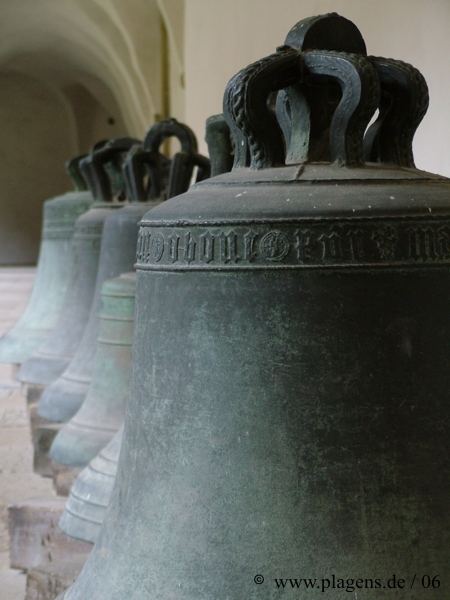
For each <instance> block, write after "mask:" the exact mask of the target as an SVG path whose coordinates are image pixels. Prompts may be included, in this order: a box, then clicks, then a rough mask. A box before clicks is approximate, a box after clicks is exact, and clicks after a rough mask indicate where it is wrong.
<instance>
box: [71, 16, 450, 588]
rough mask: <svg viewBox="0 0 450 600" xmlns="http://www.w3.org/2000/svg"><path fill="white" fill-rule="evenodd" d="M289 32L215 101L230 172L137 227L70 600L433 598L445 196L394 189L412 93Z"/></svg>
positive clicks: (448, 441)
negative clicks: (129, 308)
mask: <svg viewBox="0 0 450 600" xmlns="http://www.w3.org/2000/svg"><path fill="white" fill-rule="evenodd" d="M327 23H328V25H327ZM331 24H332V28H331ZM308 27H309V28H310V29H309V33H310V34H311V35H308V36H305V38H304V39H306V38H307V37H308V38H311V39H314V42H315V43H314V46H313V47H312V48H310V47H308V46H307V45H306V43H299V44H298V45H297V43H296V41H295V39H294V41H293V42H291V44H290V45H285V46H283V47H281V48H280V49H279V50H278V51H277V52H276V53H274V54H272V55H270V56H268V57H266V58H263V59H262V60H260V61H258V62H256V63H254V64H252V65H250V66H249V67H247V68H245V69H243V70H242V71H240V72H239V73H238V74H237V75H236V76H234V77H233V78H232V79H231V81H230V82H229V84H228V86H227V89H226V92H225V98H224V112H225V116H226V119H227V122H228V123H229V125H230V128H231V131H232V134H233V137H234V139H235V141H236V143H235V165H234V169H233V171H232V172H231V173H227V174H224V175H221V176H218V177H216V178H213V179H210V180H207V181H204V182H201V183H200V184H198V185H196V186H194V187H193V188H191V190H190V191H189V192H188V193H186V194H184V195H182V196H178V197H177V198H175V199H173V200H171V201H169V202H167V203H165V204H163V205H161V206H159V207H158V208H156V209H154V210H153V211H152V212H150V213H148V214H147V215H146V216H145V217H144V219H143V221H142V224H141V229H140V234H139V239H140V241H139V247H140V248H142V247H144V246H145V247H146V248H148V249H149V251H148V252H146V253H138V263H137V288H136V290H137V292H136V325H135V338H134V346H133V353H134V357H135V364H134V365H133V377H132V384H131V396H130V402H129V406H128V412H127V418H126V421H125V429H124V438H123V445H122V451H121V455H120V458H119V465H118V474H117V481H116V485H115V488H114V491H113V497H112V500H111V504H110V507H109V509H108V513H107V516H106V519H105V522H104V526H103V528H102V531H101V533H100V535H99V538H98V540H97V543H96V545H95V547H94V550H93V552H92V554H91V555H90V557H89V559H88V561H87V563H86V565H85V567H84V569H83V571H82V573H81V575H80V576H79V578H78V579H77V581H76V582H75V584H74V585H73V586H72V587H71V588H70V589H69V590H68V591H67V592H65V594H64V596H63V597H64V598H65V599H66V600H82V599H83V600H85V599H86V598H95V600H125V599H127V600H138V599H141V598H153V599H157V598H158V599H161V600H162V599H167V600H168V599H173V598H183V600H194V599H198V598H204V599H211V598H228V599H229V600H242V598H260V599H267V600H268V599H269V598H275V597H278V595H279V594H280V591H279V588H280V587H281V585H280V581H281V580H283V581H284V582H285V583H286V585H287V587H288V589H291V587H290V584H289V581H294V582H295V581H297V582H299V581H303V582H304V579H302V580H300V579H297V580H295V579H294V578H308V580H310V581H311V580H313V581H314V582H315V583H314V585H313V586H312V589H311V588H308V591H307V593H306V591H305V595H307V596H308V598H312V599H319V598H323V597H324V592H325V591H327V590H328V591H330V594H329V595H330V597H333V598H340V597H343V592H344V591H346V590H343V588H342V586H341V587H339V582H344V588H345V586H347V588H349V589H348V591H351V592H352V593H351V595H352V597H353V596H354V597H355V598H356V596H358V597H361V598H364V599H368V600H382V599H388V598H391V597H392V589H390V587H389V584H388V582H389V581H391V582H392V578H393V574H395V575H394V577H396V578H397V581H398V580H399V579H401V580H402V582H404V584H403V587H400V588H398V589H397V590H396V597H399V598H404V599H405V600H406V599H408V600H425V599H426V598H429V597H430V590H429V589H428V586H429V585H431V583H430V582H434V584H433V585H439V589H440V592H439V593H440V594H441V597H442V598H444V597H447V595H448V592H449V590H450V575H449V571H448V564H449V562H450V516H449V512H448V497H449V494H450V477H449V474H450V473H449V461H450V437H449V435H448V422H449V417H450V404H449V402H448V398H447V395H448V389H449V387H450V370H449V368H448V339H449V337H450V316H449V311H448V305H447V299H448V296H449V293H450V270H449V263H450V243H449V242H450V181H449V180H448V179H446V178H444V177H440V176H438V175H432V174H429V173H425V172H423V171H419V170H417V169H415V168H414V165H413V160H412V149H411V143H412V138H413V134H414V131H415V129H416V128H417V126H418V124H419V123H420V121H421V119H422V117H423V115H424V112H425V109H426V106H427V102H428V95H427V88H426V85H425V82H424V80H423V77H422V76H421V75H420V73H419V72H418V71H417V70H416V69H415V68H414V67H411V66H410V65H407V64H405V63H402V62H399V61H395V60H391V59H389V60H388V59H382V58H374V57H370V56H366V55H365V52H363V51H361V50H360V51H359V53H355V52H349V51H348V50H347V48H343V49H341V48H339V47H337V48H336V46H339V43H343V44H348V43H350V42H351V41H352V37H351V36H352V35H353V34H352V33H351V31H352V28H350V29H349V27H348V21H345V20H344V19H342V18H340V17H338V16H336V15H332V16H331V17H330V16H325V17H322V19H316V20H315V21H313V22H308V21H306V23H305V22H303V23H299V24H297V26H296V27H295V28H294V29H293V32H294V33H295V32H297V33H300V32H304V31H305V29H308ZM329 29H331V32H330V43H329V45H328V42H327V39H328V38H327V35H325V34H327V32H328V30H329ZM355 29H356V28H354V26H353V31H354V30H355ZM349 31H350V33H349ZM314 32H316V33H317V35H315V36H314V35H313V34H314ZM291 34H292V32H291ZM292 37H294V38H295V35H294V34H292ZM289 40H290V38H289V37H288V42H289ZM330 48H331V49H330ZM336 85H337V86H338V87H336ZM281 89H284V90H286V94H287V100H288V102H289V113H288V114H289V120H290V123H291V128H292V131H291V132H290V135H289V138H288V139H289V140H290V147H289V150H290V161H289V164H288V165H286V150H285V147H284V143H283V137H282V132H281V130H280V128H279V126H278V122H277V119H276V117H275V115H274V113H273V112H272V111H271V107H270V103H269V102H268V100H269V96H270V95H271V94H273V93H275V92H277V91H278V90H281ZM339 90H340V91H339ZM388 98H389V99H390V101H389V103H388V102H387V101H385V99H386V100H387V99H388ZM377 108H379V109H380V116H379V120H378V122H377V124H376V128H377V129H376V133H375V135H373V137H371V136H372V134H373V132H372V134H371V136H369V138H368V139H366V149H364V133H365V130H366V128H367V125H368V124H369V122H370V119H371V117H372V115H373V114H374V112H375V110H376V109H377ZM394 115H396V118H395V119H394ZM392 120H393V122H394V124H395V127H393V128H391V127H390V126H389V125H388V124H389V123H390V122H392ZM305 132H306V133H305ZM305 135H306V141H305ZM305 143H306V147H305V145H304V144H305ZM294 148H297V150H298V152H299V156H300V157H301V158H299V160H298V161H297V162H295V160H294V158H295V156H294V150H293V149H294ZM309 148H311V151H312V152H313V155H314V159H313V160H312V159H311V158H310V153H309ZM364 152H366V154H367V155H369V156H370V157H371V158H374V159H375V162H371V163H365V162H364ZM277 582H278V583H277ZM336 585H337V586H338V587H334V588H333V587H332V586H336ZM291 586H292V589H294V591H295V588H296V586H295V585H294V584H291ZM351 586H352V587H353V589H351ZM298 587H301V583H299V586H298ZM305 588H306V586H305ZM300 591H301V590H300ZM298 593H299V592H297V594H298Z"/></svg>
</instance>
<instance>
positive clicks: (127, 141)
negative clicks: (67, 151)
mask: <svg viewBox="0 0 450 600" xmlns="http://www.w3.org/2000/svg"><path fill="white" fill-rule="evenodd" d="M136 143H139V142H138V140H135V139H133V138H119V139H116V140H111V141H110V142H109V143H108V144H106V145H105V146H104V147H102V148H100V149H98V150H96V151H95V152H93V153H92V154H91V155H90V157H89V162H88V163H87V164H86V177H88V178H89V179H90V185H91V186H92V188H93V189H94V190H95V194H96V198H98V200H99V204H98V207H97V208H96V211H97V212H96V213H94V212H93V210H94V209H93V210H91V211H90V213H91V218H93V219H98V224H96V225H95V234H96V245H97V252H98V254H97V260H96V261H95V272H94V273H91V274H90V275H91V276H90V278H89V291H90V297H89V300H90V301H89V303H86V304H85V303H83V309H84V310H83V319H82V320H80V321H79V322H78V323H77V324H76V327H77V336H76V344H74V347H73V352H72V353H71V354H69V356H68V357H67V355H66V356H65V357H64V358H69V360H68V361H67V362H66V365H67V366H66V368H65V370H64V371H63V373H62V375H60V376H59V377H58V378H57V379H55V380H54V381H52V383H51V384H50V385H49V386H48V387H47V388H46V389H45V391H44V393H43V394H42V396H41V398H40V400H39V404H38V413H39V415H40V416H41V417H43V418H45V419H47V420H49V421H56V422H59V421H65V420H67V418H69V417H70V416H72V414H73V413H74V412H76V410H77V409H78V408H79V405H80V397H82V394H83V393H84V391H85V388H86V386H87V385H88V384H89V381H90V379H89V374H90V369H91V368H92V360H93V356H92V353H90V354H88V353H87V350H89V345H88V344H87V343H86V340H90V336H92V335H93V336H94V339H96V337H97V333H98V318H97V312H98V306H99V303H100V290H101V285H102V283H103V281H105V280H106V279H109V278H110V277H113V276H114V275H117V272H115V270H114V259H119V260H120V250H121V249H122V250H123V251H125V250H124V248H125V246H124V248H119V247H118V246H119V245H120V243H119V242H118V240H117V239H116V240H114V242H115V245H113V244H112V245H111V246H110V247H109V248H108V251H109V252H110V253H111V260H110V261H109V262H108V256H107V254H106V250H105V239H107V238H108V230H109V228H110V226H109V223H110V222H111V218H110V217H112V216H114V217H115V216H116V215H118V214H119V213H120V209H122V208H123V207H124V205H125V190H124V182H123V179H122V177H121V167H122V163H123V160H124V157H125V155H126V153H127V152H128V151H129V149H130V148H131V147H132V146H133V145H135V144H136ZM89 217H90V215H89V213H88V214H87V215H86V217H85V223H86V224H87V226H88V227H89V228H90V227H91V221H89V220H88V219H89ZM125 231H126V230H125ZM92 275H93V277H92ZM74 301H75V302H77V301H78V300H77V299H74ZM94 307H95V311H96V312H95V314H96V319H93V318H92V314H93V311H94ZM71 350H72V348H71ZM70 357H72V358H70ZM80 362H81V364H82V367H84V368H85V369H86V370H87V372H84V371H83V370H82V368H81V369H79V370H75V373H74V375H73V377H67V387H66V388H65V387H64V385H63V386H61V381H62V378H63V377H64V376H65V375H67V374H69V375H70V372H71V368H72V367H73V365H74V364H75V365H76V364H78V363H80ZM86 363H88V364H86ZM67 415H68V416H67Z"/></svg>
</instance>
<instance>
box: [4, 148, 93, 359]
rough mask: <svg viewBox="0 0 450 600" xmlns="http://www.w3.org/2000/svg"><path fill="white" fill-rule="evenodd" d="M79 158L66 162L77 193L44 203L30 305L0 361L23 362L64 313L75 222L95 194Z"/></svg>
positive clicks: (9, 336) (6, 341) (8, 336)
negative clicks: (81, 171) (87, 185)
mask: <svg viewBox="0 0 450 600" xmlns="http://www.w3.org/2000/svg"><path fill="white" fill-rule="evenodd" d="M82 158H83V157H82V156H78V157H76V158H74V159H72V160H70V161H68V162H67V163H66V168H67V171H68V173H69V175H70V177H71V179H72V181H73V184H74V188H75V191H73V192H68V193H66V194H63V195H61V196H57V197H56V198H51V199H50V200H46V201H45V202H44V207H43V222H42V236H41V245H40V249H39V259H38V265H37V270H36V278H35V281H34V285H33V290H32V293H31V296H30V300H29V302H28V305H27V307H26V309H25V311H24V313H23V314H22V316H21V317H20V319H19V320H18V321H17V323H16V324H15V325H14V327H13V328H12V329H11V330H10V331H8V332H7V333H6V334H5V335H4V336H3V337H2V338H1V339H0V362H7V363H23V362H24V361H25V360H26V359H27V358H28V357H29V356H31V354H32V353H33V352H34V350H35V349H36V348H37V347H38V346H39V345H40V344H41V343H42V341H43V340H44V339H45V338H46V336H48V335H49V333H50V331H51V330H52V329H53V327H54V326H55V324H56V322H57V320H58V317H59V315H60V313H61V311H62V310H63V306H64V305H63V299H64V293H65V291H66V289H67V287H68V285H69V282H70V279H69V274H70V261H71V251H70V248H71V240H72V236H73V232H74V226H75V221H76V220H77V219H78V217H79V216H80V215H81V214H82V213H84V212H85V211H86V210H88V208H89V207H90V205H91V203H92V200H93V199H92V195H91V193H90V192H89V191H87V189H86V184H85V182H84V180H83V178H82V177H81V174H80V171H79V162H80V160H81V159H82Z"/></svg>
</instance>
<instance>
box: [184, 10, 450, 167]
mask: <svg viewBox="0 0 450 600" xmlns="http://www.w3.org/2000/svg"><path fill="white" fill-rule="evenodd" d="M331 11H336V12H339V13H340V14H342V15H343V16H346V17H347V18H349V19H351V20H353V21H354V22H355V23H356V24H357V25H358V27H359V28H360V30H361V32H362V34H363V36H364V38H365V40H366V44H367V48H368V52H369V53H370V54H374V55H381V56H390V57H393V58H399V59H402V60H406V61H408V62H411V63H413V64H414V65H415V66H416V67H418V68H419V69H420V70H421V71H422V73H423V74H424V75H425V77H426V79H427V81H428V85H429V88H430V97H431V101H430V108H429V111H428V114H427V116H426V117H425V119H424V121H423V123H422V125H421V127H420V129H419V131H418V133H417V136H416V140H415V153H416V163H417V165H418V166H419V167H421V168H424V169H428V170H430V171H435V172H440V173H444V174H446V175H450V144H449V140H450V109H449V108H448V99H449V98H450V75H449V71H448V57H449V56H450V0H301V1H299V0H277V1H276V2H275V1H273V0H227V1H226V2H225V1H222V0H220V1H219V0H187V2H186V15H185V16H186V22H185V26H186V29H185V68H186V119H187V121H188V122H189V123H190V124H191V126H193V128H194V129H195V131H196V132H197V134H198V135H199V136H202V137H203V128H204V122H205V119H206V118H207V117H208V116H209V115H210V114H214V113H217V112H220V111H221V107H222V94H223V90H224V87H225V85H226V83H227V81H228V79H229V78H230V77H231V76H232V75H233V74H234V73H236V72H237V71H238V70H239V69H241V68H242V67H244V66H245V65H247V64H248V63H250V62H252V61H254V60H257V59H258V58H260V57H262V56H264V55H267V54H270V53H271V52H272V51H273V50H274V49H275V48H276V47H277V46H279V45H281V44H282V43H283V41H284V38H285V36H286V33H287V32H288V30H289V29H290V28H291V26H292V25H294V24H295V23H296V22H297V21H298V20H300V19H302V18H304V17H307V16H311V15H315V14H322V13H326V12H331Z"/></svg>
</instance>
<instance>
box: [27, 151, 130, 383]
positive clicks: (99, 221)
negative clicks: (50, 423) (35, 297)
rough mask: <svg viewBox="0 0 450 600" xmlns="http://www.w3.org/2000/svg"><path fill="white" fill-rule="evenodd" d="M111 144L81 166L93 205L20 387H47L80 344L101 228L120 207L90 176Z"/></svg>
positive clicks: (77, 236)
mask: <svg viewBox="0 0 450 600" xmlns="http://www.w3.org/2000/svg"><path fill="white" fill-rule="evenodd" d="M114 143H115V142H114V141H112V142H108V143H106V142H99V144H97V145H96V146H95V147H94V148H93V150H92V152H91V155H89V156H87V157H85V158H84V159H83V160H82V161H81V162H80V168H81V171H82V174H83V177H84V179H85V180H86V181H87V182H88V184H89V188H90V190H91V192H92V194H93V195H94V197H95V202H94V204H93V205H92V206H91V208H90V210H89V211H87V212H86V213H85V214H83V215H82V216H81V217H80V218H78V219H77V221H76V223H75V231H74V235H73V240H72V244H71V247H70V259H71V261H70V266H68V267H67V268H68V274H69V283H68V287H67V291H66V293H65V295H64V296H63V310H62V312H61V314H60V316H59V318H58V320H57V322H56V325H55V327H54V329H53V330H52V332H51V333H50V335H48V336H47V338H46V339H45V341H44V342H43V343H42V344H41V345H40V346H39V348H38V349H37V351H36V352H35V353H34V354H33V355H32V356H31V357H30V358H29V359H28V360H27V361H26V362H25V363H24V364H23V365H22V367H21V369H20V371H19V373H18V379H19V380H20V381H22V382H23V383H26V384H33V385H35V386H46V385H48V384H50V383H51V382H52V381H54V380H55V379H57V377H59V375H60V374H61V373H62V372H63V371H64V369H65V368H66V367H67V365H68V364H69V362H70V360H71V358H72V357H73V355H74V353H75V351H76V349H77V346H78V344H79V342H80V339H81V336H82V334H83V331H84V328H85V326H86V322H87V318H88V315H89V310H90V307H91V304H92V299H93V296H94V286H95V280H96V276H97V268H98V259H99V252H100V240H101V235H102V231H103V225H104V222H105V219H106V217H107V216H109V214H110V211H111V210H113V209H117V208H119V207H120V206H121V203H119V202H103V199H102V198H101V196H100V195H99V192H98V190H97V189H96V188H95V183H94V180H93V178H92V175H91V173H90V171H91V169H92V165H91V162H92V156H93V155H94V154H95V153H96V152H100V151H101V150H102V148H104V147H106V146H108V144H114ZM116 191H118V190H116Z"/></svg>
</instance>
